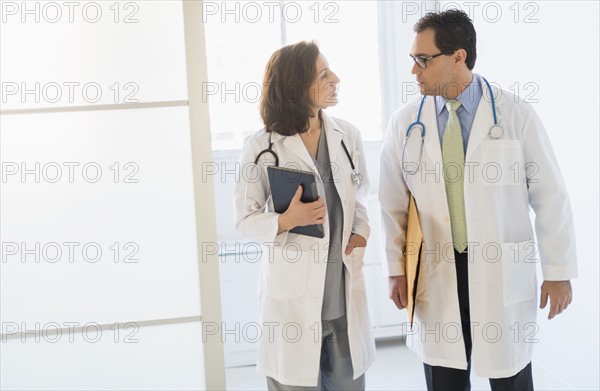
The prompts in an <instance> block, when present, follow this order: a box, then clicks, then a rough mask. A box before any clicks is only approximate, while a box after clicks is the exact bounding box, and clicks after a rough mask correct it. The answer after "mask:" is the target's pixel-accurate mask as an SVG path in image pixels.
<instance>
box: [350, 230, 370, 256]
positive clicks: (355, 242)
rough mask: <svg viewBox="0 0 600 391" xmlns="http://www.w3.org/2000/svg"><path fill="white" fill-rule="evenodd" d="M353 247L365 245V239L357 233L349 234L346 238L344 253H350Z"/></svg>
mask: <svg viewBox="0 0 600 391" xmlns="http://www.w3.org/2000/svg"><path fill="white" fill-rule="evenodd" d="M354 247H367V239H365V238H363V237H362V236H360V235H359V234H352V235H350V239H348V245H347V246H346V255H350V254H351V253H352V250H354Z"/></svg>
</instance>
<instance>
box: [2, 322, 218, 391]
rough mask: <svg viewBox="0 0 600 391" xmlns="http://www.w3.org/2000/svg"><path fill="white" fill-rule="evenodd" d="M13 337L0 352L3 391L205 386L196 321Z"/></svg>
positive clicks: (176, 388)
mask: <svg viewBox="0 0 600 391" xmlns="http://www.w3.org/2000/svg"><path fill="white" fill-rule="evenodd" d="M15 335H16V336H17V337H18V338H14V337H11V339H7V340H3V341H2V350H0V352H1V353H0V365H1V366H0V371H1V372H2V377H1V379H2V380H1V383H0V388H2V389H3V390H34V389H39V390H201V389H206V386H205V384H204V373H203V371H204V361H203V356H202V346H203V345H202V325H201V323H200V322H190V323H183V324H172V325H163V326H142V327H135V326H131V327H129V326H128V327H127V328H126V329H118V328H116V327H113V328H112V329H105V330H102V331H101V332H100V333H97V330H96V329H95V328H93V327H91V326H90V327H88V328H87V329H86V331H82V330H77V329H73V330H72V331H68V330H65V331H63V332H62V334H60V335H57V334H56V330H54V329H51V328H50V327H48V332H47V333H46V334H45V335H44V336H41V337H40V339H39V341H38V342H36V340H35V336H33V335H27V336H26V337H25V339H24V341H23V340H21V338H20V332H19V333H17V334H15ZM70 339H71V342H70Z"/></svg>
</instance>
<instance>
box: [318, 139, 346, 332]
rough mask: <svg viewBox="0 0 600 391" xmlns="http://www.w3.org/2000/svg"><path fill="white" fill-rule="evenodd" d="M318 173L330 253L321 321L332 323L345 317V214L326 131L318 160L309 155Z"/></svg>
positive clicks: (320, 141) (320, 142) (321, 140)
mask: <svg viewBox="0 0 600 391" xmlns="http://www.w3.org/2000/svg"><path fill="white" fill-rule="evenodd" d="M312 158H313V161H314V162H315V164H316V166H317V170H319V175H320V176H321V179H322V180H323V188H324V189H325V205H326V207H327V215H328V217H329V254H328V257H327V272H326V275H325V293H324V296H323V308H322V309H321V319H322V320H333V319H337V318H340V317H342V316H344V315H345V314H346V295H345V292H346V290H345V288H344V262H343V260H342V251H343V249H342V230H343V227H344V211H343V209H342V202H341V200H340V196H339V194H338V192H337V189H336V188H335V183H334V180H333V175H332V173H331V162H330V160H329V150H328V149H327V137H326V136H325V130H324V129H322V130H321V136H320V137H319V147H318V150H317V159H316V160H315V157H314V156H312Z"/></svg>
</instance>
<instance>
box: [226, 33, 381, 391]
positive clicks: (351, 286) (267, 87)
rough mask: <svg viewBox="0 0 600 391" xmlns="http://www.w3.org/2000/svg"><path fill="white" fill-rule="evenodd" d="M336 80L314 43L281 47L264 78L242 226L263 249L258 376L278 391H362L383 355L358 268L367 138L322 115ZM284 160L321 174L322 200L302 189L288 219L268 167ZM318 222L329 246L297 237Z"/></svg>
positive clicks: (239, 196)
mask: <svg viewBox="0 0 600 391" xmlns="http://www.w3.org/2000/svg"><path fill="white" fill-rule="evenodd" d="M339 81H340V79H339V78H338V77H337V75H336V74H335V73H334V72H333V71H332V70H331V69H329V65H328V63H327V61H326V60H325V57H323V55H322V54H320V52H319V48H318V46H317V45H316V44H315V43H313V42H300V43H297V44H295V45H289V46H285V47H283V48H281V49H279V50H277V51H276V52H275V53H274V54H273V55H272V56H271V59H270V60H269V62H268V64H267V67H266V70H265V76H264V80H263V90H262V97H261V103H260V114H261V117H262V120H263V122H264V125H265V127H264V129H262V130H260V131H259V132H257V133H256V134H254V135H253V136H250V137H249V138H248V139H247V140H246V143H245V146H244V149H243V152H242V157H241V164H240V172H239V180H238V182H237V184H236V188H235V194H234V198H235V208H236V217H235V226H236V230H237V232H238V233H240V234H242V235H244V236H246V237H248V238H251V239H252V240H255V241H257V242H258V244H259V245H260V246H261V248H262V259H261V273H260V281H259V317H258V318H259V322H258V323H259V325H260V327H261V336H260V339H259V342H258V371H259V372H260V373H262V374H264V375H265V376H266V377H267V385H268V388H269V389H270V390H305V389H316V390H321V389H322V390H364V388H365V376H364V373H365V371H366V370H367V369H368V367H369V366H370V365H371V363H372V362H373V360H374V358H375V345H374V340H373V336H372V333H371V324H370V321H369V314H368V311H367V299H366V295H365V282H364V276H363V271H362V266H363V257H364V253H365V246H366V244H367V239H368V237H369V225H368V218H367V194H368V187H369V180H368V176H367V172H366V167H365V158H364V151H363V145H362V139H361V135H360V132H359V131H358V129H357V128H356V127H354V126H353V125H351V124H349V123H348V122H346V121H343V120H340V119H337V118H336V119H334V118H332V117H329V116H328V115H327V114H325V112H324V109H326V108H327V107H330V106H334V105H336V104H337V85H338V83H339ZM271 143H272V145H271ZM270 145H271V146H270ZM269 147H270V148H271V150H272V152H271V151H268V152H266V153H263V154H261V152H263V151H265V150H266V149H269ZM259 155H260V157H259ZM257 157H258V160H257ZM277 163H278V165H279V166H280V167H288V168H294V169H299V170H303V171H310V172H312V173H314V175H315V177H316V182H317V189H318V194H319V198H318V199H317V200H316V201H314V202H310V203H302V202H301V201H300V197H301V195H302V188H301V187H298V189H297V191H296V194H295V196H294V198H293V199H292V202H291V203H290V206H289V207H288V209H287V210H286V211H285V213H282V214H278V213H275V212H274V208H273V202H272V200H271V197H270V193H271V191H270V186H269V180H268V175H267V169H266V168H267V166H272V165H276V164H277ZM357 173H358V174H361V175H362V178H360V179H359V178H358V175H357ZM361 179H362V180H361ZM312 224H323V228H324V233H325V235H324V237H323V238H322V239H319V238H315V237H312V236H306V235H299V234H295V233H292V232H289V231H290V230H291V229H293V228H294V227H298V226H306V225H312Z"/></svg>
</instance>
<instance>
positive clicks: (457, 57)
mask: <svg viewBox="0 0 600 391" xmlns="http://www.w3.org/2000/svg"><path fill="white" fill-rule="evenodd" d="M466 62H467V51H466V50H465V49H458V50H457V51H456V52H454V63H455V64H456V65H460V64H465V63H466Z"/></svg>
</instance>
